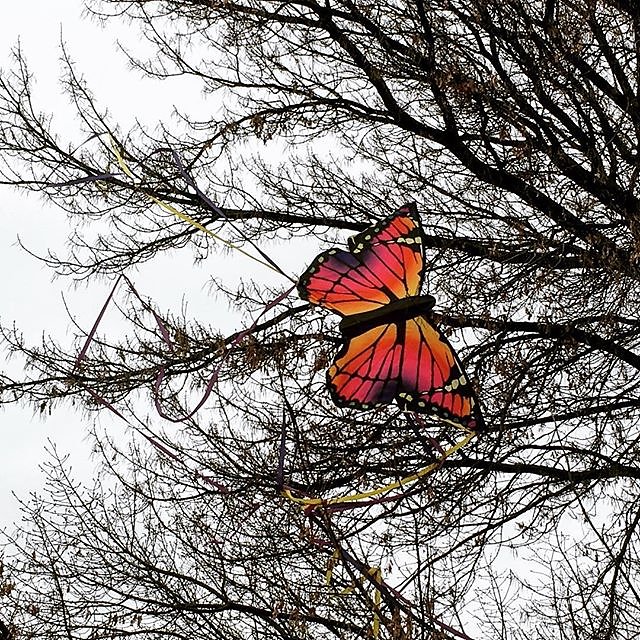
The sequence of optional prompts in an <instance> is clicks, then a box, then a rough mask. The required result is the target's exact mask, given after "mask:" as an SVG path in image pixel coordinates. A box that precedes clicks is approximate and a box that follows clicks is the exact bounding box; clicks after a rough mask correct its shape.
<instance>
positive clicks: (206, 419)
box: [0, 0, 640, 640]
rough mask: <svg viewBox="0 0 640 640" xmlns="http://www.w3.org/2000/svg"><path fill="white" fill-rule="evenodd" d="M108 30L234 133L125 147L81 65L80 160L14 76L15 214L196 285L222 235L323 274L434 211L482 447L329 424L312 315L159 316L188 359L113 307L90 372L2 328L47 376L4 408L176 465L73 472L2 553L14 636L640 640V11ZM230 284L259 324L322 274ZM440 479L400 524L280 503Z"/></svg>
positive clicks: (338, 5) (299, 15) (228, 6)
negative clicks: (176, 266) (235, 327)
mask: <svg viewBox="0 0 640 640" xmlns="http://www.w3.org/2000/svg"><path fill="white" fill-rule="evenodd" d="M89 9H90V12H91V13H93V15H94V16H95V17H97V18H98V19H101V20H104V21H105V23H106V25H107V26H109V25H111V24H115V23H116V22H117V21H121V20H130V21H132V22H133V23H134V24H136V25H137V26H138V27H139V29H140V33H141V34H142V35H143V36H144V38H146V40H147V43H148V44H149V45H151V46H152V47H153V52H154V53H153V54H152V55H150V56H149V57H148V58H141V57H139V56H137V54H136V51H135V49H136V47H135V43H124V45H125V46H124V48H125V49H126V51H127V52H128V55H129V56H130V61H131V63H132V64H133V66H134V69H135V70H136V71H137V72H140V73H142V74H146V75H149V76H152V77H156V78H160V79H167V80H168V79H170V78H174V77H176V76H188V77H190V78H191V79H194V80H196V81H198V82H199V83H200V85H201V87H202V90H203V92H204V95H205V96H206V100H207V104H210V105H211V109H210V113H211V116H210V117H208V118H206V119H202V118H196V117H194V116H193V115H191V114H189V113H181V114H179V116H180V117H179V119H178V120H177V124H175V125H172V126H169V124H166V125H165V126H163V127H161V128H159V129H156V130H146V129H145V128H143V127H142V126H138V127H136V128H134V129H133V130H130V131H122V130H121V129H120V127H119V126H118V123H117V122H113V121H112V120H111V119H110V118H109V116H108V115H107V111H106V106H108V105H101V104H97V103H96V101H95V100H94V99H93V97H92V94H91V91H90V88H89V87H88V86H87V85H86V84H85V83H84V81H83V80H82V77H81V73H80V69H79V68H78V66H77V65H75V64H74V63H73V62H72V61H71V60H70V59H69V57H68V56H66V55H65V58H64V61H65V67H64V74H65V75H64V78H65V87H66V90H67V92H68V95H69V97H70V99H71V103H72V105H73V107H74V108H75V110H76V112H77V122H78V131H77V136H76V139H74V140H73V141H72V140H62V139H61V138H60V136H59V135H58V134H57V133H56V131H55V118H54V119H53V120H52V119H51V118H50V115H49V114H43V113H41V111H40V109H39V108H38V107H37V106H36V104H37V99H36V96H35V95H34V94H33V93H32V85H31V79H30V75H29V72H28V69H27V63H26V60H25V57H24V56H23V54H22V52H20V51H18V52H16V56H15V60H14V64H13V66H12V67H11V68H10V69H9V70H7V71H5V72H4V74H3V75H2V76H1V77H0V163H1V164H0V175H1V178H2V179H1V182H2V183H3V184H7V185H17V186H19V187H22V188H24V189H30V190H33V191H36V192H38V193H40V194H42V195H43V196H45V197H46V198H48V199H49V200H51V201H52V202H54V203H56V204H58V205H59V206H60V207H62V208H63V209H64V210H65V211H66V214H67V215H68V217H69V221H70V229H71V235H70V244H69V252H68V254H67V255H54V254H53V253H52V254H51V255H49V256H47V257H46V258H45V259H46V261H47V263H48V264H49V266H50V267H51V268H52V269H53V270H54V271H56V272H57V273H59V274H62V275H64V276H67V277H69V278H71V279H75V280H87V281H90V282H92V281H95V280H96V279H100V278H103V279H105V278H106V279H112V280H113V279H114V277H115V276H119V275H120V274H123V273H128V274H131V273H133V271H134V268H135V267H136V266H137V265H141V264H142V263H145V262H148V263H151V264H153V261H154V260H157V259H158V258H159V257H160V256H161V255H162V254H163V253H167V252H171V251H176V250H180V251H182V252H189V251H190V252H192V255H193V257H194V259H195V260H202V259H204V258H206V257H207V256H209V255H210V254H212V253H213V252H216V251H219V250H220V246H221V245H220V244H219V243H217V242H216V240H215V239H214V238H212V237H211V235H210V234H215V235H217V236H220V237H223V238H226V239H227V240H229V241H230V242H232V243H234V244H235V245H237V246H239V247H241V248H242V249H243V250H246V251H249V252H253V253H254V255H258V254H256V253H255V252H256V247H257V248H258V249H261V250H262V251H263V252H264V254H265V255H266V257H267V258H269V251H270V247H271V248H272V247H273V246H274V245H273V241H274V240H277V241H279V242H281V243H286V246H291V247H294V246H295V243H296V242H297V241H298V239H300V238H312V239H313V238H315V239H317V241H316V242H315V245H314V247H315V248H314V249H313V250H312V253H310V254H309V256H308V258H309V259H308V262H311V260H312V259H313V257H314V256H315V254H316V253H319V252H320V251H322V250H325V249H327V248H328V247H331V246H334V245H337V244H339V243H340V242H343V241H344V239H345V238H346V237H347V236H348V235H350V234H353V233H355V232H358V231H361V230H363V229H365V228H366V227H368V226H369V225H371V224H374V223H375V222H376V221H378V220H380V219H382V218H383V217H385V216H386V215H388V214H390V213H391V212H392V211H393V210H395V209H396V208H397V207H399V206H401V205H402V204H403V203H405V202H409V201H415V202H416V205H417V210H418V211H419V213H420V215H421V218H422V225H423V228H424V242H425V255H426V260H427V270H426V282H425V285H424V287H423V293H424V294H425V295H426V294H429V295H433V296H434V297H435V298H436V300H437V303H436V306H435V310H434V312H433V315H432V318H433V320H434V322H436V323H437V324H438V325H439V327H440V328H441V329H442V330H443V332H445V334H447V335H449V336H450V339H451V340H452V342H453V344H454V346H455V347H456V348H457V350H458V352H459V355H460V358H461V360H462V363H463V364H464V367H465V369H466V370H467V371H468V373H469V374H470V377H471V378H472V381H473V384H474V387H475V391H476V394H477V396H478V398H479V400H480V403H481V405H482V410H483V414H484V419H485V422H486V428H485V429H484V431H483V433H482V434H480V435H479V436H478V437H477V438H476V439H474V440H473V441H472V442H471V443H469V444H468V445H467V446H465V447H463V448H461V449H460V450H459V451H457V452H456V454H455V455H450V456H448V457H447V458H446V459H444V460H443V459H441V452H442V450H443V449H448V448H450V447H452V446H454V443H455V442H456V441H458V440H459V438H460V434H459V433H458V432H456V429H454V428H452V427H450V426H449V425H446V424H442V423H439V422H437V421H435V422H434V421H431V420H427V419H425V420H422V421H418V420H416V419H414V418H412V417H411V416H407V415H406V414H404V413H402V412H400V411H399V410H398V409H397V407H393V406H389V407H387V408H384V409H382V410H376V411H371V412H361V411H354V410H348V409H341V408H338V407H336V406H335V405H334V404H333V403H332V402H331V398H330V396H329V393H328V391H327V388H326V382H325V373H324V371H325V369H326V367H327V366H328V364H330V362H331V360H332V358H333V355H334V353H335V351H336V345H337V344H338V343H339V333H338V331H337V322H336V317H335V316H333V315H332V314H328V313H326V312H325V311H323V310H321V309H319V308H317V307H313V306H310V305H308V304H307V303H305V302H304V301H301V300H299V299H297V298H296V296H295V294H291V295H289V296H287V297H283V298H282V299H281V300H280V301H279V302H278V303H277V304H276V305H273V306H272V307H270V308H269V309H268V311H267V313H265V314H264V315H263V316H262V317H260V318H259V319H258V321H257V324H256V326H255V328H254V330H253V331H252V332H251V333H250V334H248V335H242V336H239V334H234V335H230V336H224V335H220V334H219V333H218V332H217V331H216V329H215V328H214V327H213V326H212V324H213V323H212V319H211V318H192V317H191V318H190V317H184V315H180V314H176V313H169V312H167V311H165V310H161V309H154V311H155V312H156V313H157V314H158V317H162V323H161V326H162V327H164V328H165V330H166V332H167V334H168V335H169V336H170V338H171V343H172V344H173V347H172V348H171V349H170V348H169V347H168V345H167V340H166V336H165V337H163V335H162V333H163V332H162V330H159V329H158V325H157V324H156V323H155V321H154V317H153V314H151V313H150V312H149V311H150V309H151V307H150V306H149V305H148V303H147V302H145V301H144V292H141V297H140V298H139V297H136V295H128V297H127V294H126V293H125V291H126V290H125V289H124V288H122V289H120V290H119V292H118V294H117V295H119V296H120V298H119V301H120V304H121V308H122V310H123V312H124V314H125V315H126V317H127V319H128V321H129V332H128V333H127V334H125V335H119V336H117V337H113V336H109V335H106V334H104V333H102V332H100V331H98V333H97V334H96V337H95V339H94V340H93V342H92V343H91V345H90V347H89V349H88V351H87V353H86V356H85V357H84V359H83V360H82V363H81V366H76V364H77V363H76V358H77V354H78V352H79V351H80V348H81V346H82V344H84V343H85V340H86V335H78V336H77V340H76V342H75V343H73V344H70V343H64V344H57V343H55V342H53V341H51V340H45V341H44V342H43V343H42V344H40V345H32V344H28V343H26V342H25V341H24V340H22V338H21V336H20V334H19V331H18V330H16V329H14V328H12V327H11V326H10V325H9V326H5V327H3V329H2V338H3V343H4V345H5V347H6V348H7V349H8V350H9V351H10V352H13V353H14V354H16V355H17V356H22V357H24V358H25V362H26V364H27V366H28V368H27V370H26V374H25V377H24V378H21V379H13V378H11V377H10V376H9V375H8V373H6V374H3V373H2V372H1V371H0V402H2V403H16V402H19V403H26V404H30V403H31V404H33V405H34V406H37V407H38V406H40V407H46V406H50V405H52V404H60V403H65V402H78V403H82V404H83V406H84V407H85V408H86V410H87V412H94V411H97V410H102V411H104V410H105V406H104V404H105V403H109V405H110V407H112V408H117V410H118V411H119V412H121V413H122V414H123V415H125V416H126V417H127V418H128V419H130V420H131V422H132V423H133V424H135V425H137V427H138V428H139V429H140V431H141V432H142V433H144V434H145V435H146V436H147V438H150V439H152V440H153V443H155V445H156V446H155V447H154V446H151V445H150V444H149V441H148V440H144V439H140V438H138V439H137V440H133V441H132V443H122V442H111V441H109V440H108V439H105V438H97V439H96V443H95V446H96V449H97V450H98V451H99V452H100V453H101V454H102V456H103V460H104V467H103V468H104V476H103V477H101V478H99V479H97V480H96V483H95V485H94V486H88V487H84V486H81V485H80V484H78V483H77V482H76V481H75V480H74V479H73V477H72V476H71V475H70V473H69V471H68V470H67V468H66V466H65V464H64V460H60V459H57V458H55V457H54V458H52V462H51V464H50V466H49V467H48V483H47V485H46V487H45V488H44V489H43V492H42V494H41V495H40V496H39V497H38V498H37V499H34V500H33V501H31V502H27V503H26V504H25V506H24V509H25V513H26V515H27V517H28V520H29V521H30V522H29V524H25V525H24V526H23V529H22V531H20V532H18V533H17V534H16V536H15V537H14V539H13V540H12V541H11V542H10V543H9V544H8V545H7V547H6V549H5V554H6V555H5V563H6V565H5V566H4V572H3V573H2V574H0V577H1V580H2V581H3V582H2V583H0V603H2V606H3V607H4V608H3V609H2V611H3V615H4V611H5V609H6V610H7V611H9V612H10V613H9V614H7V616H6V617H7V619H8V620H9V618H10V620H11V622H12V624H13V625H14V626H13V627H12V630H13V631H12V633H14V636H15V637H16V638H20V637H22V636H24V637H29V638H34V639H35V638H43V639H44V638H47V639H49V638H63V637H64V638H67V639H69V638H74V639H75V638H98V637H100V638H118V637H124V636H130V635H134V634H135V635H141V636H143V637H145V638H147V637H148V638H151V637H161V636H171V637H176V638H185V639H186V638H189V640H193V639H196V640H197V639H202V640H205V639H206V640H209V639H212V638H220V639H223V638H224V639H225V640H227V639H232V640H233V639H239V638H243V639H246V638H251V639H258V638H276V639H279V638H281V639H283V640H293V639H302V638H309V639H319V638H330V637H335V638H345V639H346V638H370V637H380V638H392V639H394V640H401V639H406V640H409V639H411V640H417V639H423V640H427V639H435V638H447V639H453V638H474V640H476V639H480V638H482V639H495V640H498V639H506V638H509V639H518V638H527V639H532V638H535V639H539V640H542V639H546V638H554V639H555V638H562V639H567V640H568V639H576V640H578V639H580V640H590V639H592V640H596V639H598V640H622V639H632V638H633V639H635V638H637V637H638V635H639V634H640V622H639V621H640V593H639V592H638V584H640V580H639V577H640V576H639V570H638V569H639V568H638V560H637V558H638V554H639V552H640V538H639V532H638V524H639V523H640V508H639V506H638V505H639V504H640V495H639V494H640V487H639V485H638V479H639V478H640V448H639V446H638V441H639V439H640V427H639V425H640V399H639V397H638V394H639V380H640V378H639V375H638V374H639V372H640V351H639V349H640V319H639V318H640V290H639V289H638V278H639V275H640V266H639V265H640V262H639V257H640V222H639V221H640V218H639V217H638V211H639V210H640V207H639V200H638V185H637V183H638V176H639V172H640V155H639V154H640V14H638V11H637V7H636V6H635V4H634V3H631V2H627V1H626V0H555V1H554V0H545V1H532V2H524V1H521V0H506V1H505V0H467V1H466V2H459V1H457V0H451V1H447V0H434V1H433V2H428V3H425V2H423V1H422V0H409V1H406V2H403V1H393V0H383V1H382V2H377V3H374V2H368V1H366V0H326V1H325V0H323V1H321V2H320V1H318V2H316V1H315V0H289V1H287V2H282V1H270V0H246V1H244V0H238V1H236V0H220V1H218V0H206V1H204V0H175V1H162V2H161V1H157V0H154V1H151V0H127V1H126V2H125V1H120V0H92V1H91V4H90V7H89ZM274 158H276V159H275V160H274ZM158 203H162V205H164V206H165V208H164V209H162V208H161V207H159V206H158ZM212 203H215V204H216V205H217V206H219V207H220V209H217V207H216V206H212ZM167 207H173V208H175V210H177V211H179V212H184V213H185V214H186V215H188V216H189V217H190V218H191V219H192V221H193V222H195V223H197V225H200V226H201V227H205V228H206V229H207V230H208V231H209V234H207V233H204V232H203V231H202V229H200V228H198V226H194V224H186V223H185V221H184V219H180V218H179V217H176V216H173V215H171V214H167ZM307 246H308V245H307ZM261 259H263V258H261ZM264 261H265V260H264V259H263V262H264ZM267 262H268V260H267ZM213 275H215V276H216V278H218V280H217V281H216V282H217V287H218V289H217V294H218V296H221V297H223V298H224V299H225V300H228V302H229V304H230V305H232V306H233V308H234V309H237V310H239V311H242V312H245V313H246V314H247V315H251V316H252V317H254V318H256V317H257V316H258V314H259V313H260V312H261V311H262V310H264V308H265V306H266V305H268V304H269V302H270V301H272V300H274V299H275V298H276V297H277V296H279V295H282V294H283V293H284V292H285V291H286V290H287V289H289V287H290V286H291V281H290V280H291V279H293V280H294V281H295V280H296V278H297V276H298V275H299V274H286V275H288V276H289V279H287V278H286V277H282V274H278V273H274V279H273V282H274V283H275V284H273V286H272V287H270V288H268V289H266V288H264V287H259V286H253V285H252V282H251V278H250V277H247V279H246V280H245V281H244V283H243V285H242V286H241V287H240V288H234V287H233V286H231V285H230V284H228V283H227V282H226V281H225V274H219V273H218V274H213ZM132 277H133V276H132ZM168 286H169V283H168ZM219 300H220V297H219V298H218V302H217V303H216V304H220V302H219ZM212 307H213V303H212ZM214 372H217V379H215V380H214V381H213V382H211V381H212V375H213V373H214ZM207 385H208V386H209V387H210V388H211V389H212V392H211V394H210V395H209V396H208V399H207V401H206V402H205V403H204V406H203V407H202V408H201V409H200V410H199V411H198V412H197V413H195V414H193V415H191V416H189V417H188V418H185V416H186V415H187V414H189V413H190V411H191V410H192V409H193V407H194V406H195V405H196V404H197V401H198V399H199V398H201V397H202V396H203V393H204V390H205V388H206V387H207ZM143 407H147V410H146V412H145V411H144V409H143ZM157 408H158V409H160V410H161V412H162V413H163V415H165V416H166V417H168V418H169V419H170V420H163V419H162V418H161V417H160V416H159V415H158V411H157V410H156V409H157ZM136 418H139V420H140V422H135V419H136ZM171 419H172V420H173V421H174V422H171ZM160 448H162V450H163V451H164V454H163V453H161V452H160ZM431 463H434V464H435V463H438V464H437V466H438V468H437V470H436V471H434V472H433V473H431V474H428V475H425V476H424V477H423V478H421V479H419V480H418V481H416V482H414V483H412V484H410V485H408V486H405V487H401V488H400V489H398V490H397V491H396V492H395V493H394V494H393V495H392V496H391V497H393V499H389V500H388V501H384V500H374V501H371V503H369V504H365V505H362V504H359V505H350V507H349V508H346V507H345V508H342V507H340V505H338V504H335V503H333V504H329V505H327V504H325V505H324V507H323V506H322V505H320V506H319V507H317V508H310V507H309V508H301V506H300V505H299V504H295V503H293V502H292V501H291V500H289V499H287V498H286V497H284V496H283V495H282V494H281V489H282V487H283V485H286V486H288V487H289V488H290V490H291V495H292V496H311V497H317V498H328V497H339V496H346V495H350V494H358V493H362V492H366V491H367V490H371V489H375V488H376V487H380V486H384V485H386V484H387V483H390V482H393V481H394V480H397V479H399V478H403V477H406V476H410V475H411V474H413V473H417V472H419V470H420V469H423V468H425V467H426V466H428V465H430V464H431Z"/></svg>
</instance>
